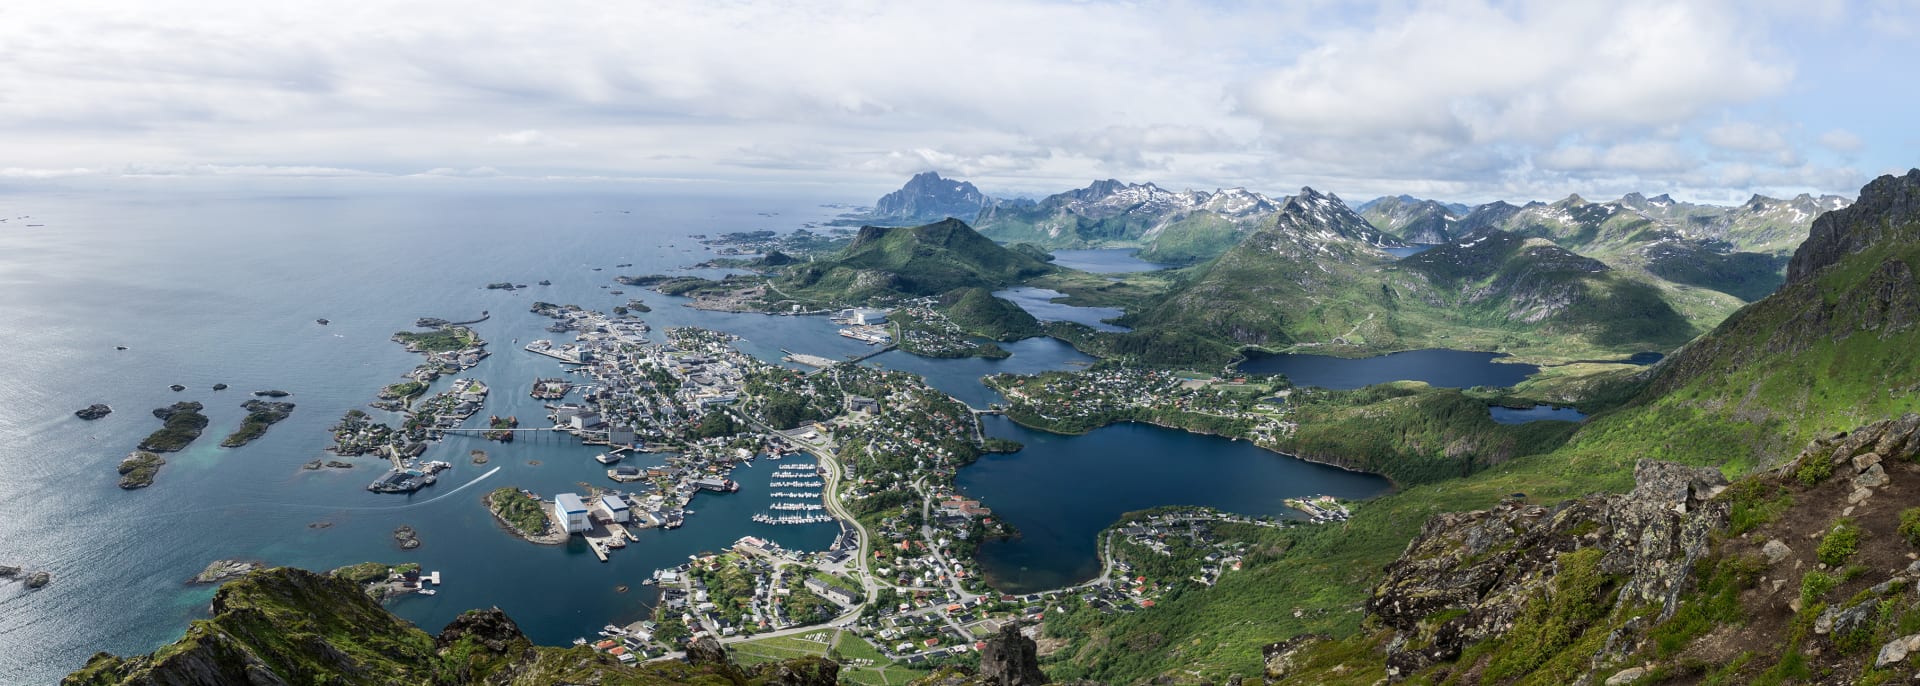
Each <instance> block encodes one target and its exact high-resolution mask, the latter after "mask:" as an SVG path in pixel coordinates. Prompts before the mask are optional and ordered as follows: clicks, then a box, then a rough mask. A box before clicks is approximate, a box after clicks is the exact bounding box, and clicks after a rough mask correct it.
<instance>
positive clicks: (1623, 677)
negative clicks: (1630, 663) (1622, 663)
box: [1606, 667, 1652, 686]
mask: <svg viewBox="0 0 1920 686" xmlns="http://www.w3.org/2000/svg"><path fill="white" fill-rule="evenodd" d="M1649 671H1652V670H1649V669H1647V668H1645V667H1628V668H1626V669H1622V670H1620V671H1618V672H1614V674H1613V676H1610V677H1607V682H1606V686H1626V685H1627V684H1631V683H1633V682H1635V681H1637V680H1639V679H1640V677H1643V676H1646V675H1647V672H1649Z"/></svg>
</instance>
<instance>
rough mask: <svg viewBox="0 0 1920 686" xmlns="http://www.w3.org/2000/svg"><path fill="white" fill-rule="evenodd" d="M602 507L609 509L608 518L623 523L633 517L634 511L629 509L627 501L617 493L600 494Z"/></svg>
mask: <svg viewBox="0 0 1920 686" xmlns="http://www.w3.org/2000/svg"><path fill="white" fill-rule="evenodd" d="M600 509H603V510H606V511H607V519H611V520H613V521H616V522H619V523H621V524H625V523H627V521H628V520H629V519H632V518H633V513H632V512H631V511H630V510H628V509H627V501H626V500H625V499H623V498H621V497H620V496H617V495H603V496H600Z"/></svg>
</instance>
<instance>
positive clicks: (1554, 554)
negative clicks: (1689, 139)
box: [1059, 171, 1920, 684]
mask: <svg viewBox="0 0 1920 686" xmlns="http://www.w3.org/2000/svg"><path fill="white" fill-rule="evenodd" d="M1812 233H1813V237H1812V238H1810V239H1809V240H1808V241H1807V243H1806V244H1805V245H1803V247H1802V248H1801V249H1800V250H1799V251H1798V252H1797V253H1796V256H1795V259H1794V265H1795V266H1794V267H1792V268H1790V269H1789V273H1790V274H1793V275H1794V278H1792V279H1790V280H1789V282H1788V283H1787V285H1786V286H1785V287H1783V288H1782V289H1781V290H1780V291H1779V292H1778V293H1775V294H1774V295H1772V296H1769V297H1767V298H1765V299H1762V300H1761V301H1759V302H1756V303H1754V304H1752V305H1749V306H1747V307H1746V308H1744V309H1743V310H1741V311H1740V313H1739V314H1737V315H1735V316H1734V317H1732V318H1730V319H1728V320H1727V321H1726V322H1725V323H1723V324H1722V325H1720V326H1719V327H1717V328H1716V329H1715V330H1714V331H1712V332H1711V333H1709V334H1707V335H1705V336H1703V337H1701V338H1700V339H1699V340H1697V341H1694V342H1693V343H1691V344H1689V345H1688V346H1686V347H1685V348H1684V349H1683V350H1681V351H1680V352H1678V353H1676V354H1675V355H1673V356H1672V357H1671V358H1670V359H1669V360H1668V361H1666V362H1665V363H1663V364H1662V365H1661V366H1659V367H1657V368H1655V369H1654V370H1651V371H1650V372H1648V373H1647V374H1646V375H1645V376H1646V378H1645V379H1643V380H1642V381H1641V382H1640V384H1641V389H1640V390H1639V391H1638V392H1637V393H1635V394H1634V395H1633V397H1632V399H1631V400H1630V401H1627V402H1626V403H1625V404H1624V405H1621V406H1619V407H1618V408H1616V409H1613V410H1611V411H1607V412H1603V413H1601V414H1599V415H1596V416H1594V417H1593V418H1592V419H1590V420H1588V421H1587V422H1586V423H1585V424H1583V425H1582V426H1581V428H1580V429H1579V430H1578V431H1577V432H1576V433H1575V434H1574V435H1573V436H1572V437H1571V438H1570V439H1568V440H1567V441H1566V443H1565V444H1564V445H1561V446H1559V447H1558V448H1556V449H1553V450H1552V451H1551V452H1547V453H1544V454H1539V455H1531V456H1524V457H1519V458H1516V459H1513V460H1510V461H1507V462H1505V463H1502V464H1498V465H1495V466H1493V467H1491V468H1489V469H1487V470H1485V471H1482V472H1479V473H1477V474H1475V475H1473V476H1471V477H1468V478H1460V479H1449V480H1443V481H1438V482H1433V483H1426V484H1421V485H1416V486H1411V487H1409V488H1407V489H1405V490H1403V491H1400V492H1398V493H1395V494H1392V495H1389V496H1385V497H1382V498H1378V499H1376V500H1374V501H1371V502H1368V503H1365V504H1363V505H1361V506H1360V507H1359V508H1357V510H1356V512H1355V515H1354V517H1353V519H1352V520H1350V521H1348V522H1345V523H1341V524H1337V525H1329V526H1321V527H1311V528H1308V529H1304V530H1299V531H1297V532H1296V533H1295V535H1294V537H1293V538H1292V540H1291V545H1290V547H1288V548H1287V549H1286V550H1285V551H1284V552H1282V553H1279V554H1277V555H1274V556H1272V557H1271V558H1270V559H1263V560H1260V561H1258V562H1257V563H1254V564H1251V565H1249V566H1248V569H1247V571H1246V573H1244V574H1243V575H1240V576H1227V577H1223V578H1222V581H1221V583H1220V584H1218V585H1217V586H1215V587H1213V588H1211V589H1208V590H1206V591H1205V592H1187V593H1182V594H1178V595H1176V596H1174V597H1171V598H1169V599H1167V600H1166V601H1164V602H1162V603H1160V605H1159V606H1158V607H1156V608H1153V609H1152V610H1151V611H1146V612H1139V613H1134V614H1132V615H1129V616H1125V617H1119V618H1107V619H1096V618H1091V617H1088V618H1082V619H1080V621H1079V623H1078V624H1077V625H1075V626H1073V627H1072V629H1071V632H1065V633H1063V634H1062V635H1061V637H1063V638H1069V639H1070V640H1072V649H1071V650H1072V652H1071V653H1070V654H1069V657H1068V659H1067V661H1066V663H1065V665H1064V666H1062V667H1061V668H1060V669H1059V672H1060V673H1061V674H1072V675H1084V676H1088V677H1091V678H1097V679H1105V680H1110V681H1115V682H1119V681H1134V680H1140V679H1148V678H1155V677H1161V676H1164V677H1166V678H1168V679H1170V680H1173V681H1176V682H1180V681H1196V680H1215V681H1217V680H1222V679H1227V678H1228V677H1230V676H1233V675H1235V674H1238V675H1240V676H1256V675H1261V674H1263V673H1264V674H1265V675H1266V676H1269V677H1272V678H1277V679H1279V680H1280V681H1282V682H1283V683H1299V684H1373V683H1376V682H1377V681H1379V680H1380V679H1382V678H1387V677H1388V676H1389V674H1390V673H1389V670H1390V669H1392V670H1396V671H1395V672H1394V678H1398V679H1410V682H1411V683H1571V682H1574V681H1576V680H1577V679H1578V678H1581V677H1582V676H1583V675H1586V677H1587V678H1591V679H1593V681H1591V682H1590V683H1601V682H1603V681H1605V680H1606V679H1607V678H1609V677H1611V676H1613V675H1615V674H1617V673H1619V672H1620V671H1622V670H1625V669H1627V668H1628V667H1632V666H1638V665H1643V664H1651V665H1652V667H1653V669H1651V670H1649V671H1647V672H1645V673H1641V674H1640V675H1641V676H1642V677H1643V680H1642V681H1634V682H1633V683H1700V682H1702V681H1703V680H1704V681H1707V682H1709V683H1807V682H1819V683H1874V682H1879V681H1881V680H1884V679H1886V678H1888V676H1889V675H1888V673H1887V672H1886V671H1885V670H1881V669H1879V668H1877V667H1875V663H1876V661H1877V658H1878V657H1879V655H1880V653H1879V652H1878V651H1879V650H1880V649H1881V647H1882V645H1883V643H1884V642H1885V641H1889V640H1892V639H1893V638H1897V637H1901V636H1905V635H1907V634H1911V633H1914V632H1915V630H1920V608H1916V607H1915V605H1914V603H1913V601H1912V596H1911V595H1910V594H1909V595H1907V596H1906V597H1905V598H1906V599H1905V600H1904V601H1903V602H1902V603H1896V604H1891V605H1888V604H1885V601H1886V599H1887V598H1888V597H1889V596H1888V595H1886V594H1882V593H1877V592H1875V591H1874V590H1873V589H1875V588H1883V589H1884V588H1892V589H1895V590H1899V589H1910V588H1912V587H1913V585H1914V584H1915V583H1916V582H1920V579H1914V578H1912V576H1913V575H1911V574H1908V575H1906V576H1901V574H1903V573H1904V572H1900V571H1898V570H1904V569H1905V568H1906V566H1907V565H1908V563H1909V560H1908V559H1907V558H1906V555H1905V552H1907V551H1906V550H1905V548H1904V546H1906V545H1907V544H1906V543H1905V542H1904V541H1903V540H1902V538H1901V536H1902V535H1901V534H1896V533H1895V532H1894V531H1893V529H1894V527H1895V526H1896V525H1898V524H1899V523H1900V521H1902V520H1901V519H1900V518H1901V517H1905V516H1906V515H1904V514H1902V512H1904V511H1903V510H1902V509H1901V508H1906V507H1909V506H1911V505H1912V503H1913V502H1916V501H1915V500H1914V499H1913V497H1910V496H1905V495H1902V494H1903V493H1912V492H1913V491H1911V490H1908V491H1899V490H1895V491H1886V492H1884V493H1883V492H1882V491H1883V490H1884V488H1885V487H1883V486H1864V488H1866V489H1867V490H1868V491H1869V492H1868V493H1867V494H1865V495H1862V494H1861V493H1860V490H1859V489H1861V488H1863V486H1861V484H1873V483H1876V482H1878V479H1880V478H1885V477H1884V476H1883V475H1882V473H1884V475H1887V476H1891V477H1892V478H1893V479H1894V481H1893V484H1894V486H1892V487H1890V488H1894V489H1900V488H1906V489H1912V488H1916V487H1920V473H1916V472H1920V466H1916V465H1914V464H1913V463H1912V462H1911V459H1910V458H1909V457H1908V456H1910V455H1912V454H1913V453H1915V452H1916V450H1915V449H1916V448H1920V417H1913V416H1910V415H1911V413H1915V412H1920V394H1916V392H1917V391H1920V385H1916V382H1915V379H1920V369H1917V368H1916V367H1920V340H1916V338H1920V330H1916V329H1917V327H1915V326H1914V322H1916V321H1920V292H1917V291H1920V287H1917V286H1916V285H1915V283H1914V279H1913V277H1912V273H1913V268H1914V266H1915V265H1916V264H1917V263H1920V171H1915V172H1911V173H1909V174H1908V175H1906V176H1905V177H1899V178H1895V177H1882V178H1881V179H1878V180H1876V181H1874V182H1873V183H1872V184H1870V185H1868V186H1867V188H1866V189H1864V190H1863V193H1862V197H1861V200H1860V202H1859V203H1858V204H1857V205H1855V206H1854V208H1852V209H1849V210H1843V211H1838V212H1829V213H1828V214H1826V215H1823V216H1822V217H1821V218H1820V219H1819V220H1817V221H1816V222H1815V226H1814V228H1813V230H1812ZM1381 410H1382V411H1385V410H1386V408H1385V406H1383V407H1382V408H1381ZM1349 414H1350V416H1351V417H1352V420H1351V421H1348V422H1346V423H1344V424H1343V425H1339V426H1320V427H1317V428H1316V431H1317V433H1318V434H1319V435H1324V436H1334V437H1339V436H1341V434H1342V433H1343V432H1347V433H1351V434H1354V435H1367V434H1370V433H1374V432H1377V431H1379V430H1380V429H1379V420H1378V419H1376V417H1377V416H1378V415H1377V414H1376V413H1375V412H1372V411H1368V410H1366V409H1365V408H1359V409H1357V410H1351V411H1349ZM1902 417H1905V418H1904V419H1900V420H1899V421H1897V422H1893V423H1891V424H1888V423H1885V420H1889V419H1894V418H1902ZM1328 418H1332V419H1337V417H1332V416H1329V417H1328ZM1863 426H1864V427H1866V428H1865V429H1861V430H1859V431H1854V430H1855V429H1857V428H1860V427H1863ZM1848 431H1854V433H1852V434H1841V433H1840V432H1848ZM1836 435H1839V436H1840V437H1839V438H1836ZM1379 440H1380V441H1392V440H1394V437H1392V436H1385V437H1381V438H1380V439H1379ZM1343 441H1345V442H1351V441H1350V440H1347V439H1343ZM1902 446H1905V447H1902ZM1868 454H1873V455H1875V456H1876V457H1865V456H1866V455H1868ZM1796 455H1798V456H1799V457H1797V458H1796V457H1795V456H1796ZM1856 458H1857V459H1856ZM1644 460H1662V461H1668V462H1675V463H1682V464H1687V465H1700V466H1705V467H1708V468H1709V469H1707V470H1705V471H1690V470H1685V469H1681V468H1670V467H1657V466H1655V467H1647V468H1644V469H1642V470H1640V471H1641V473H1639V474H1636V463H1640V462H1642V461H1644ZM1882 462H1884V463H1885V464H1887V465H1888V466H1886V467H1884V468H1883V469H1882V470H1880V471H1878V472H1876V470H1874V469H1873V467H1874V466H1875V464H1877V463H1882ZM1648 464H1652V463H1648ZM1808 465H1812V466H1808ZM1894 465H1898V467H1897V469H1896V467H1895V466H1894ZM1774 468H1777V471H1774V472H1761V475H1760V476H1757V477H1751V478H1749V479H1747V480H1743V481H1741V482H1739V483H1736V484H1734V487H1733V488H1731V489H1728V490H1727V491H1725V492H1724V493H1719V495H1715V493H1717V491H1716V490H1715V489H1717V488H1719V487H1718V486H1716V485H1715V483H1716V479H1718V478H1719V475H1720V474H1727V475H1741V474H1748V473H1755V472H1756V471H1757V470H1766V469H1774ZM1902 475H1905V476H1902ZM1900 479H1907V480H1908V481H1906V482H1903V481H1900ZM1878 483H1884V482H1878ZM1902 483H1907V484H1908V485H1906V486H1901V485H1900V484H1902ZM1676 484H1677V487H1676ZM1696 484H1697V486H1696ZM1636 487H1639V488H1641V489H1642V490H1640V491H1637V492H1636V493H1635V496H1634V497H1628V498H1624V499H1622V498H1621V497H1620V496H1599V497H1594V498H1583V496H1587V495H1589V494H1592V493H1594V492H1596V491H1607V492H1616V493H1622V492H1627V491H1629V490H1632V489H1635V488H1636ZM1876 494H1877V495H1876ZM1570 499H1577V500H1570ZM1563 501H1567V502H1563ZM1707 501H1711V502H1712V503H1718V504H1717V505H1716V504H1710V503H1709V502H1707ZM1636 503H1639V504H1640V505H1644V504H1646V503H1654V504H1655V505H1657V506H1656V507H1642V506H1640V505H1636ZM1466 510H1486V512H1482V513H1473V514H1462V513H1463V511H1466ZM1715 513H1718V514H1715ZM1716 517H1717V518H1718V519H1715V518H1716ZM1847 517H1855V518H1856V519H1855V520H1853V521H1855V522H1857V523H1858V525H1859V526H1861V527H1862V528H1863V530H1864V531H1865V533H1864V534H1862V535H1863V536H1865V537H1866V538H1865V541H1866V542H1865V543H1861V544H1860V546H1861V547H1860V549H1861V550H1866V549H1867V548H1868V547H1869V546H1873V547H1875V549H1876V551H1877V552H1875V553H1873V554H1871V555H1864V554H1863V555H1861V556H1859V557H1858V558H1857V562H1854V561H1849V560H1847V559H1846V557H1845V556H1840V555H1836V559H1838V560H1839V561H1840V564H1839V565H1838V566H1836V565H1835V564H1834V563H1832V562H1826V563H1825V564H1827V565H1828V569H1829V570H1830V571H1828V572H1824V573H1823V574H1825V575H1826V576H1828V577H1831V578H1815V579H1814V581H1811V582H1810V581H1808V580H1807V579H1808V578H1809V577H1810V576H1812V574H1811V573H1812V572H1813V571H1817V569H1816V567H1815V564H1816V563H1817V562H1821V561H1820V560H1815V559H1813V558H1814V555H1813V553H1814V549H1815V548H1816V547H1819V546H1818V544H1820V543H1821V542H1822V541H1823V540H1824V538H1825V537H1826V536H1827V535H1828V534H1827V532H1829V531H1832V530H1834V529H1836V528H1838V527H1840V526H1841V520H1842V519H1845V518H1847ZM1914 517H1915V518H1916V519H1920V515H1915V516H1914ZM1730 527H1733V528H1735V530H1734V531H1733V532H1732V533H1730V534H1723V533H1718V532H1723V531H1726V530H1727V529H1728V528H1730ZM1687 532H1691V533H1687ZM1683 533H1685V535H1681V534H1683ZM1741 533H1748V534H1750V535H1749V536H1748V537H1746V538H1741V537H1740V536H1739V534H1741ZM1776 537H1777V538H1780V539H1781V540H1783V541H1786V546H1787V547H1788V548H1789V549H1790V550H1789V552H1788V557H1787V559H1786V562H1784V563H1780V565H1779V566H1775V567H1774V568H1773V569H1772V570H1768V569H1767V563H1764V562H1763V563H1761V564H1760V565H1759V566H1753V565H1754V563H1753V562H1752V560H1753V559H1754V558H1757V557H1763V555H1762V551H1761V549H1762V548H1763V547H1765V546H1764V545H1763V544H1766V543H1767V542H1768V540H1769V539H1770V538H1776ZM1409 543H1413V545H1412V546H1410V545H1409ZM1583 550H1586V551H1595V552H1581V551H1583ZM1795 560H1798V561H1797V562H1796V561H1795ZM1390 565H1391V566H1390ZM1856 565H1857V566H1858V567H1859V568H1858V569H1855V566H1856ZM1382 570H1397V571H1389V572H1386V573H1383V571H1382ZM1389 574H1390V575H1391V576H1389ZM1762 580H1767V583H1761V581H1762ZM1882 582H1885V584H1886V585H1885V586H1879V585H1876V584H1881V583H1882ZM1623 589H1636V590H1632V591H1631V592H1628V593H1624V594H1623V593H1622V591H1623ZM1802 589H1810V590H1809V591H1808V592H1807V593H1806V594H1805V595H1806V596H1807V597H1806V598H1804V599H1803V598H1802V595H1803V594H1802V592H1801V591H1802ZM1828 610H1833V613H1828ZM1847 613H1852V614H1847ZM1822 616H1825V617H1826V619H1825V620H1821V619H1820V618H1821V617H1822ZM1842 617H1847V618H1851V619H1845V620H1842ZM1859 621H1865V622H1867V623H1866V624H1851V625H1849V624H1846V623H1844V622H1859ZM1823 622H1828V623H1830V624H1825V625H1826V626H1834V627H1838V628H1836V629H1835V630H1831V631H1829V630H1823V629H1820V628H1819V627H1821V626H1823ZM1846 627H1864V628H1861V629H1855V628H1846ZM1842 629H1844V630H1842ZM1308 634H1319V635H1321V636H1328V637H1332V638H1333V639H1334V640H1323V639H1314V638H1309V637H1306V635H1308ZM1290 636H1291V637H1295V638H1293V639H1290V640H1285V641H1280V639H1286V638H1287V637H1290ZM1273 641H1280V642H1279V643H1272V642H1273ZM1142 644H1153V645H1169V646H1182V647H1183V648H1182V649H1181V650H1180V651H1179V653H1178V654H1177V655H1175V656H1172V657H1167V658H1161V657H1157V656H1147V655H1144V654H1140V653H1137V652H1124V653H1122V657H1120V658H1116V659H1114V660H1113V661H1110V662H1103V661H1102V660H1103V659H1104V657H1105V656H1106V655H1108V654H1109V652H1108V651H1109V650H1110V649H1109V648H1104V647H1102V646H1127V645H1142ZM1262 644H1266V650H1265V651H1264V652H1263V651H1262V650H1261V649H1260V648H1259V647H1258V646H1260V645H1262ZM1896 662H1897V661H1896ZM1912 667H1913V665H1912V664H1910V663H1907V664H1905V666H1904V667H1901V669H1903V670H1904V671H1903V672H1899V673H1902V674H1911V673H1912V672H1913V669H1912ZM1716 673H1717V674H1716ZM1818 675H1826V676H1824V677H1819V678H1816V676H1818ZM1623 681H1625V680H1623Z"/></svg>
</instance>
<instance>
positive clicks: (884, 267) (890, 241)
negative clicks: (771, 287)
mask: <svg viewBox="0 0 1920 686" xmlns="http://www.w3.org/2000/svg"><path fill="white" fill-rule="evenodd" d="M1058 269H1059V268H1058V267H1054V266H1053V265H1050V264H1047V263H1045V262H1042V261H1040V260H1038V259H1035V258H1034V257H1033V256H1032V255H1031V254H1029V253H1028V252H1023V251H1015V250H1009V249H1007V248H1004V247H1001V246H1000V245H999V244H997V243H994V242H993V241H991V240H988V239H987V238H986V237H984V236H981V235H980V234H979V233H978V232H976V231H974V230H973V228H972V227H969V226H967V224H966V223H965V222H962V221H960V220H957V219H947V220H944V221H939V222H935V223H932V224H926V225H923V226H913V227H878V226H867V227H862V228H861V229H860V232H859V233H858V234H856V235H855V236H854V238H853V242H852V243H849V244H848V245H847V247H846V248H845V249H843V250H841V251H840V253H839V254H836V255H834V256H832V257H828V258H823V259H819V260H815V261H813V262H808V263H804V264H797V265H793V266H792V267H789V268H788V269H787V270H786V271H785V272H784V273H782V274H781V276H780V277H779V278H778V279H777V280H776V282H775V284H776V285H777V286H778V287H779V289H780V290H781V291H782V292H784V293H788V294H791V295H795V296H802V297H811V298H815V299H819V300H828V301H854V300H861V299H865V298H871V297H875V296H885V295H909V296H924V295H938V294H940V293H945V292H947V291H950V290H954V289H957V288H973V287H1002V286H1008V285H1012V284H1014V283H1017V282H1019V281H1022V280H1025V279H1029V278H1032V277H1035V276H1039V275H1042V274H1048V273H1051V272H1054V271H1057V270H1058Z"/></svg>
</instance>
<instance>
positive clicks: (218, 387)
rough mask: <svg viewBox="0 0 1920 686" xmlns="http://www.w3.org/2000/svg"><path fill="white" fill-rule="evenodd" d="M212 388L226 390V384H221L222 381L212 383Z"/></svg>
mask: <svg viewBox="0 0 1920 686" xmlns="http://www.w3.org/2000/svg"><path fill="white" fill-rule="evenodd" d="M213 390H216V391H224V390H227V385H226V384H223V383H217V384H214V385H213Z"/></svg>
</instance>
